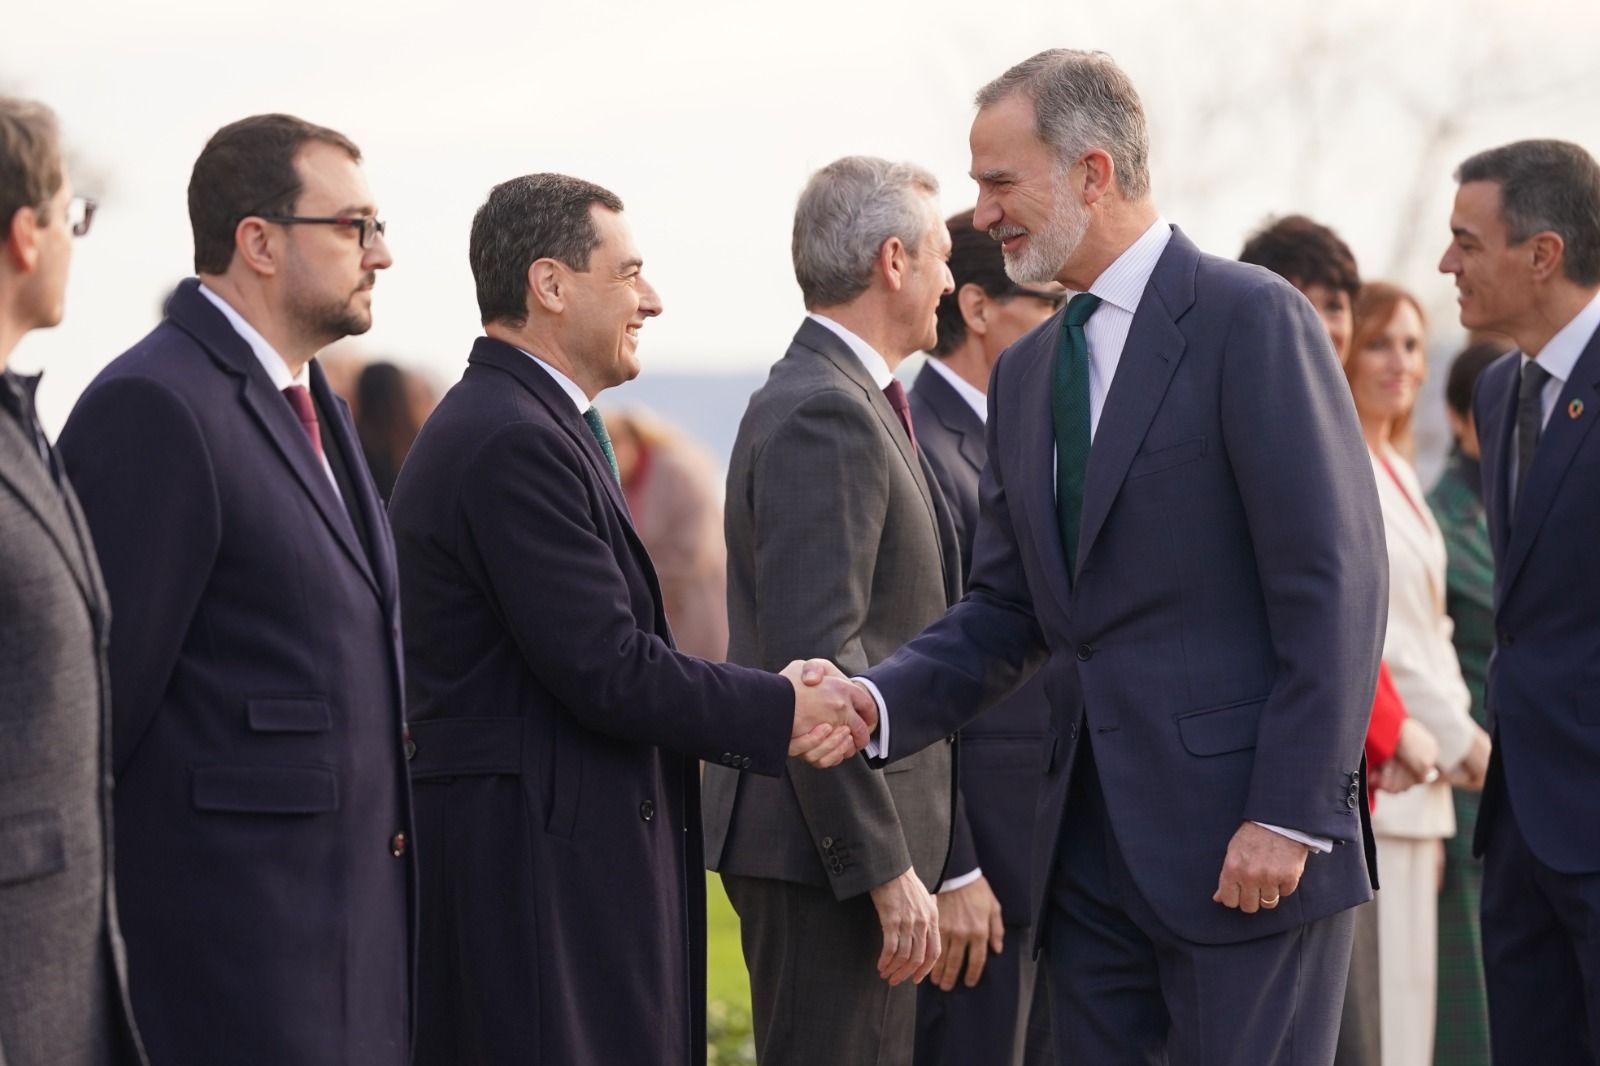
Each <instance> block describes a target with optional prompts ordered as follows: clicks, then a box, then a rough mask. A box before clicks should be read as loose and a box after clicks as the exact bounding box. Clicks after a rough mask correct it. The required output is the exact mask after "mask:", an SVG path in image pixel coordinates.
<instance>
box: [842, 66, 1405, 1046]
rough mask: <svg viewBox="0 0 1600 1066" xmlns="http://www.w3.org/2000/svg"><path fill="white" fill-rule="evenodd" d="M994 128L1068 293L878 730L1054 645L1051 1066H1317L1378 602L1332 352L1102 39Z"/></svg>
mask: <svg viewBox="0 0 1600 1066" xmlns="http://www.w3.org/2000/svg"><path fill="white" fill-rule="evenodd" d="M971 147H972V175H973V177H974V178H975V179H976V180H977V182H978V208H977V213H976V215H975V220H976V223H977V224H978V225H979V226H981V227H983V228H984V229H986V230H988V231H989V233H990V235H991V236H993V237H995V238H996V239H998V240H1000V241H1001V250H1002V251H1003V252H1004V254H1005V257H1006V267H1007V271H1008V273H1010V275H1011V276H1012V277H1013V278H1014V279H1016V280H1017V281H1019V282H1021V283H1024V284H1040V283H1043V282H1046V281H1050V280H1052V279H1054V280H1056V281H1059V282H1061V283H1062V284H1063V285H1065V286H1066V287H1067V288H1068V289H1071V290H1073V291H1074V292H1075V293H1077V295H1075V296H1073V297H1072V299H1071V300H1070V301H1069V302H1068V304H1067V306H1066V307H1065V308H1064V309H1063V310H1062V312H1061V313H1060V314H1059V315H1057V316H1054V317H1052V318H1051V319H1050V320H1049V321H1048V322H1046V323H1045V324H1044V325H1042V326H1040V327H1038V328H1037V329H1035V330H1033V331H1031V332H1030V333H1028V334H1027V335H1026V336H1024V337H1023V338H1022V339H1021V340H1019V341H1018V342H1017V343H1016V344H1014V345H1013V346H1012V347H1011V348H1010V349H1009V350H1008V351H1007V352H1006V354H1005V355H1003V356H1002V357H1001V358H1000V361H999V364H998V366H997V367H996V370H995V374H994V377H993V378H992V379H991V381H990V385H989V396H988V399H989V412H990V414H989V419H988V424H987V426H988V440H989V447H988V456H989V465H988V466H987V468H986V469H985V471H984V474H983V477H982V483H981V487H980V490H979V495H980V500H981V504H980V517H979V526H978V532H977V539H976V541H975V543H974V547H973V560H972V572H971V575H970V578H969V581H968V587H967V594H966V598H965V599H963V600H962V601H961V603H960V604H958V605H957V606H956V607H955V608H954V609H953V610H952V611H951V612H950V613H948V614H946V615H945V616H944V617H943V618H942V619H940V620H939V621H938V622H937V623H935V624H934V625H933V626H931V627H930V628H929V629H928V630H926V631H925V632H924V633H922V634H921V635H920V636H919V637H918V638H917V639H916V640H914V641H912V642H911V643H910V644H909V645H907V646H906V647H905V648H903V649H901V650H900V651H899V652H897V653H896V654H895V655H894V656H893V657H892V658H890V659H889V661H888V662H886V663H883V664H882V665H880V666H877V667H875V668H872V669H870V670H868V671H867V672H866V674H865V680H864V684H865V683H870V686H871V687H873V688H875V690H876V692H877V694H878V695H879V696H880V697H881V703H882V707H883V711H882V713H880V715H879V736H878V738H877V739H876V741H875V747H874V748H871V749H869V752H870V751H875V752H877V753H880V754H883V755H886V756H887V757H888V758H889V759H890V760H893V759H898V758H902V757H907V756H911V755H912V753H914V752H917V751H919V750H920V749H922V748H923V747H925V746H928V745H932V746H934V747H936V748H937V747H938V746H939V744H940V742H941V741H942V739H943V737H944V736H946V735H948V734H949V733H950V732H951V731H952V730H954V729H957V728H960V727H961V726H963V725H964V724H965V723H966V722H967V721H968V720H970V719H971V718H972V717H973V716H975V715H976V714H977V713H978V712H979V711H981V710H982V709H983V708H984V707H985V706H986V705H988V704H990V703H992V702H994V700H995V699H996V698H998V697H999V696H1002V695H1004V694H1005V693H1006V692H1007V691H1008V690H1009V689H1010V688H1011V687H1012V686H1013V685H1014V684H1015V682H1016V680H1017V679H1018V678H1019V677H1020V676H1021V675H1022V673H1023V671H1024V670H1025V669H1026V668H1027V667H1029V666H1031V665H1034V664H1037V663H1038V662H1040V661H1041V660H1046V661H1047V665H1046V666H1045V667H1044V669H1045V671H1046V674H1045V688H1046V691H1047V692H1048V694H1049V701H1050V705H1051V709H1052V711H1053V723H1052V725H1053V733H1054V737H1053V739H1052V740H1050V741H1049V742H1047V745H1046V752H1047V754H1046V756H1045V757H1044V759H1043V763H1044V765H1045V768H1046V769H1045V782H1044V786H1043V796H1042V798H1041V801H1040V806H1039V818H1038V825H1037V831H1036V834H1035V838H1034V863H1033V886H1032V888H1033V891H1032V910H1033V925H1034V943H1033V945H1032V946H1033V947H1034V948H1035V949H1042V950H1043V952H1044V965H1045V969H1046V973H1047V979H1048V982H1049V991H1050V999H1051V1008H1052V1009H1051V1022H1052V1025H1053V1027H1054V1031H1055V1039H1056V1047H1057V1055H1058V1058H1059V1060H1060V1061H1061V1062H1063V1063H1075V1064H1076V1063H1093V1064H1095V1066H1109V1064H1118V1063H1159V1062H1168V1061H1172V1062H1210V1063H1241V1064H1242V1063H1248V1064H1251V1066H1254V1064H1257V1063H1273V1064H1275V1066H1284V1064H1298V1066H1327V1064H1328V1063H1329V1062H1330V1061H1331V1060H1332V1058H1333V1051H1334V1043H1335V1038H1336V1036H1337V1033H1338V1028H1339V1008H1340V1004H1341V1001H1342V999H1343V995H1344V984H1345V972H1346V969H1347V967H1348V965H1349V962H1350V944H1351V930H1352V916H1351V908H1352V907H1354V906H1356V905H1357V904H1359V903H1362V902H1364V901H1366V900H1368V899H1370V898H1371V897H1372V884H1371V880H1370V876H1369V870H1370V866H1369V857H1368V849H1369V848H1370V842H1371V834H1370V830H1369V828H1368V825H1367V805H1366V803H1365V795H1364V789H1363V787H1362V786H1363V781H1362V777H1363V773H1362V754H1361V752H1362V740H1363V736H1364V734H1365V731H1366V724H1367V717H1368V714H1369V712H1370V710H1371V707H1372V695H1373V690H1374V686H1375V683H1376V678H1377V670H1378V659H1379V654H1380V651H1381V643H1382V637H1383V627H1384V616H1385V605H1386V600H1387V588H1386V585H1387V582H1386V577H1385V574H1384V572H1383V571H1382V570H1381V568H1377V567H1374V566H1373V565H1372V560H1373V559H1375V558H1381V557H1382V553H1383V550H1384V547H1383V526H1382V521H1381V516H1380V514H1379V511H1378V501H1377V488H1376V485H1375V483H1374V481H1373V477H1372V467H1371V463H1370V462H1369V461H1368V459H1367V455H1366V448H1365V445H1364V444H1363V443H1362V440H1361V433H1360V429H1359V426H1358V423H1357V421H1356V416H1355V410H1354V406H1353V404H1352V402H1351V400H1350V395H1349V390H1348V388H1346V387H1345V385H1344V381H1343V375H1342V374H1341V373H1340V369H1339V364H1338V360H1337V359H1336V358H1335V357H1334V353H1333V350H1332V347H1331V346H1330V345H1329V343H1328V336H1327V333H1326V332H1325V331H1324V330H1323V328H1322V326H1321V324H1320V322H1319V321H1318V319H1317V315H1316V312H1315V311H1314V310H1313V309H1312V307H1311V305H1310V304H1309V303H1308V302H1307V301H1306V299H1305V297H1304V296H1302V295H1300V294H1299V293H1298V292H1296V291H1295V289H1294V288H1293V287H1292V286H1291V285H1290V284H1289V283H1288V282H1287V281H1284V280H1283V279H1282V278H1280V277H1278V276H1276V275H1274V274H1271V273H1269V272H1268V271H1265V270H1262V269H1260V268H1258V267H1251V266H1246V265H1243V264H1239V263H1234V262H1232V261H1230V260H1224V259H1219V258H1217V257H1215V256H1208V255H1204V254H1202V253H1201V252H1200V250H1199V249H1198V248H1196V247H1195V246H1194V245H1193V244H1192V243H1191V242H1190V241H1189V239H1188V238H1187V237H1185V236H1184V235H1183V234H1182V233H1181V232H1180V231H1179V230H1177V229H1176V228H1175V227H1173V226H1171V225H1170V224H1168V223H1167V222H1166V220H1165V219H1163V218H1162V217H1161V216H1160V213H1159V212H1158V211H1157V210H1156V207H1155V204H1154V202H1153V200H1152V198H1151V195H1150V187H1149V171H1148V163H1147V159H1148V154H1149V138H1148V134H1147V132H1146V127H1145V121H1144V110H1143V106H1142V104H1141V103H1140V101H1139V96H1138V93H1137V92H1136V91H1135V90H1134V88H1133V86H1132V84H1131V83H1130V82H1129V80H1128V78H1127V76H1126V75H1125V74H1123V73H1122V71H1121V70H1120V69H1118V68H1117V66H1116V65H1115V64H1114V63H1113V62H1111V60H1110V58H1109V57H1107V56H1105V55H1103V54H1100V53H1091V52H1076V51H1067V50H1054V51H1049V52H1042V53H1040V54H1039V55H1037V56H1034V57H1033V58H1031V59H1029V60H1026V61H1024V62H1022V63H1020V64H1018V65H1017V66H1016V67H1013V68H1012V69H1011V70H1010V71H1008V72H1006V73H1005V74H1004V75H1002V76H1001V77H1000V78H997V79H996V80H995V81H994V82H992V83H990V84H989V85H988V86H986V87H985V88H984V89H983V90H982V91H981V92H980V93H979V95H978V114H977V117H976V119H975V120H974V121H973V125H972V132H971ZM913 757H914V756H913ZM891 769H892V767H891Z"/></svg>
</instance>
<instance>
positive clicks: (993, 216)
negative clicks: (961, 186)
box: [972, 187, 1002, 233]
mask: <svg viewBox="0 0 1600 1066" xmlns="http://www.w3.org/2000/svg"><path fill="white" fill-rule="evenodd" d="M1001 217H1002V212H1001V210H1000V208H999V206H998V205H996V204H995V202H994V197H993V195H992V194H990V193H989V192H987V191H985V190H984V189H983V188H981V187H980V188H979V189H978V206H977V207H975V208H973V210H972V228H973V229H975V230H979V231H982V232H984V233H987V232H988V231H989V230H990V229H992V228H993V227H994V226H995V225H997V224H998V223H999V222H1000V219H1001Z"/></svg>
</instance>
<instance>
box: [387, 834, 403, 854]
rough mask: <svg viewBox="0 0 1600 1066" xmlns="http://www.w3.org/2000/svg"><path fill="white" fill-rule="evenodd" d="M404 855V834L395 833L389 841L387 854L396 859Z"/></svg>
mask: <svg viewBox="0 0 1600 1066" xmlns="http://www.w3.org/2000/svg"><path fill="white" fill-rule="evenodd" d="M405 853H406V835H405V834H404V833H396V834H395V835H394V838H393V839H392V840H390V841H389V854H390V855H393V856H394V857H395V858H397V859H398V858H400V857H401V856H402V855H404V854H405Z"/></svg>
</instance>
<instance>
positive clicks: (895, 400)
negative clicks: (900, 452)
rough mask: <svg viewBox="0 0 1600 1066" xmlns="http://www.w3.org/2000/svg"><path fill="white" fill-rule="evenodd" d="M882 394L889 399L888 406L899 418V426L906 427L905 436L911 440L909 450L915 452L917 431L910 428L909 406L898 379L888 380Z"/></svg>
mask: <svg viewBox="0 0 1600 1066" xmlns="http://www.w3.org/2000/svg"><path fill="white" fill-rule="evenodd" d="M883 394H884V395H885V396H886V397H888V398H889V406H890V407H893V408H894V413H895V414H897V415H899V416H900V424H901V425H902V426H905V427H906V436H908V437H910V438H911V450H912V451H913V452H915V451H916V450H917V431H916V430H914V429H912V428H911V404H909V403H908V402H906V387H905V386H904V385H902V384H900V381H899V379H898V378H890V379H889V384H887V385H885V386H884V387H883Z"/></svg>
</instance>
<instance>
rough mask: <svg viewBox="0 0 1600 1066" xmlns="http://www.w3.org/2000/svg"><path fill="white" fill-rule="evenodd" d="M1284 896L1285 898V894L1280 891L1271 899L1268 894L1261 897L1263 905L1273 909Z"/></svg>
mask: <svg viewBox="0 0 1600 1066" xmlns="http://www.w3.org/2000/svg"><path fill="white" fill-rule="evenodd" d="M1282 898H1283V894H1282V893H1279V894H1278V895H1276V896H1273V897H1272V898H1271V899H1268V898H1267V897H1266V896H1262V897H1261V905H1262V906H1263V907H1266V908H1267V909H1268V910H1271V909H1272V908H1273V907H1276V906H1277V905H1278V900H1280V899H1282Z"/></svg>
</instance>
